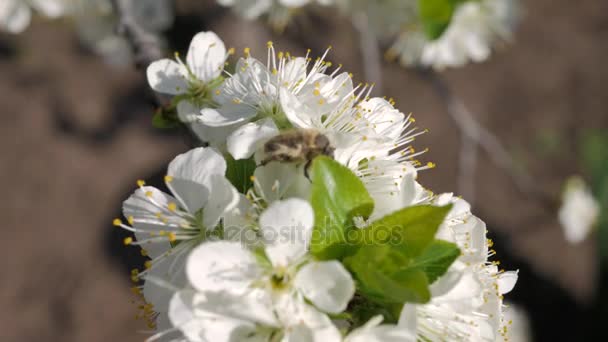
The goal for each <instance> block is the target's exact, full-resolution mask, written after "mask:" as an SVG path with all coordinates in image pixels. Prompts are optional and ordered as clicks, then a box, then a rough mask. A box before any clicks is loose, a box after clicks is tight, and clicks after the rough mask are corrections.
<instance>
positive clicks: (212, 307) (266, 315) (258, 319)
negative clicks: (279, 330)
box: [197, 289, 280, 327]
mask: <svg viewBox="0 0 608 342" xmlns="http://www.w3.org/2000/svg"><path fill="white" fill-rule="evenodd" d="M197 308H199V309H202V310H203V311H206V312H212V313H214V314H218V315H221V316H227V317H232V318H234V319H238V320H242V321H248V322H253V323H256V324H260V325H264V326H267V327H278V326H280V323H279V322H278V321H277V317H276V315H275V312H274V305H273V300H272V296H271V294H270V292H269V291H267V290H266V289H250V290H248V291H246V292H245V293H243V294H239V295H234V294H231V293H227V292H225V291H220V292H207V293H206V296H205V299H204V300H200V301H199V302H198V303H197Z"/></svg>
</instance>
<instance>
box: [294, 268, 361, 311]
mask: <svg viewBox="0 0 608 342" xmlns="http://www.w3.org/2000/svg"><path fill="white" fill-rule="evenodd" d="M294 284H295V286H296V287H297V289H298V290H299V291H300V292H301V293H302V294H303V295H304V297H306V299H308V300H310V302H311V303H313V304H314V305H315V306H316V307H317V308H319V309H320V310H321V311H324V312H327V313H332V314H337V313H340V312H342V311H344V310H345V309H346V306H347V305H348V302H350V300H351V299H352V297H353V295H354V294H355V283H354V281H353V279H352V277H351V275H350V273H348V271H347V270H346V269H345V268H344V266H342V264H341V263H340V262H338V261H335V260H334V261H326V262H311V263H308V264H306V265H304V266H303V267H302V268H301V269H300V270H299V271H298V274H297V275H296V277H295V280H294Z"/></svg>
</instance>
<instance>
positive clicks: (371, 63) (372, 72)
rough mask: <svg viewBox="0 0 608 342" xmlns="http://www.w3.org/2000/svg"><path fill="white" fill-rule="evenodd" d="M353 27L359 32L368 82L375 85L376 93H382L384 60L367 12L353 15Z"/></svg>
mask: <svg viewBox="0 0 608 342" xmlns="http://www.w3.org/2000/svg"><path fill="white" fill-rule="evenodd" d="M352 21H353V26H354V27H355V29H356V30H357V31H358V32H359V46H360V48H361V57H362V59H363V73H364V75H365V80H366V81H367V82H372V83H374V89H375V91H376V93H382V60H381V56H380V48H379V47H378V39H376V35H375V34H374V32H373V31H372V30H371V28H370V27H369V19H368V17H367V14H366V13H365V12H358V13H355V14H354V15H353V18H352Z"/></svg>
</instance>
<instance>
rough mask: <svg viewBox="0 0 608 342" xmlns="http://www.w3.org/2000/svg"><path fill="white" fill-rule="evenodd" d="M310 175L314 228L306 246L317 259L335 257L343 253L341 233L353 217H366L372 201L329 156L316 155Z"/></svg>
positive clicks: (351, 176)
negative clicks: (309, 242)
mask: <svg viewBox="0 0 608 342" xmlns="http://www.w3.org/2000/svg"><path fill="white" fill-rule="evenodd" d="M311 175H312V177H311V180H312V190H311V199H310V203H312V207H313V209H314V211H315V228H314V231H313V236H312V241H311V244H310V250H311V252H312V254H313V255H314V256H316V257H317V258H320V259H339V258H340V257H341V256H343V255H344V254H345V251H346V248H347V246H346V244H345V242H346V238H345V233H346V231H347V229H348V228H349V227H351V226H352V220H353V217H355V216H361V217H363V218H366V219H367V218H368V217H369V215H371V213H372V211H373V209H374V201H373V199H372V198H371V197H370V195H369V193H368V192H367V190H366V189H365V186H364V185H363V183H362V182H361V180H360V179H359V178H358V177H357V176H356V175H355V174H354V173H353V172H352V171H351V170H349V169H348V168H346V167H345V166H342V165H340V164H339V163H338V162H336V161H335V160H333V159H331V158H329V157H325V156H320V157H317V158H316V159H315V160H314V161H313V163H312V166H311Z"/></svg>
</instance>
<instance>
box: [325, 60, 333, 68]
mask: <svg viewBox="0 0 608 342" xmlns="http://www.w3.org/2000/svg"><path fill="white" fill-rule="evenodd" d="M325 65H327V67H331V66H332V65H333V64H332V62H330V61H327V63H325Z"/></svg>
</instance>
